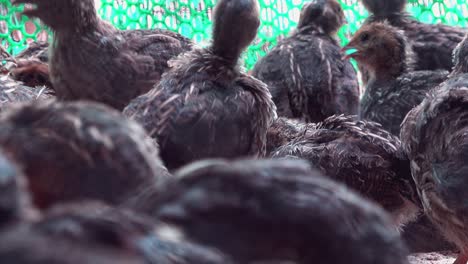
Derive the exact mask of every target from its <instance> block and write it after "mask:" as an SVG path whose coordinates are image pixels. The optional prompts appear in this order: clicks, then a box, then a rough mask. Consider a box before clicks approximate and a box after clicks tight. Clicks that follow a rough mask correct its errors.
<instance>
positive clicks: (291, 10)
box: [0, 0, 468, 68]
mask: <svg viewBox="0 0 468 264" xmlns="http://www.w3.org/2000/svg"><path fill="white" fill-rule="evenodd" d="M44 1H45V0H44ZM215 2H216V0H96V3H97V7H98V10H99V14H100V15H101V16H102V17H103V18H104V19H106V20H109V21H111V22H112V23H113V24H114V25H115V26H116V27H118V28H120V29H135V28H165V29H170V30H173V31H177V32H179V33H181V34H183V35H185V36H187V37H189V38H191V39H193V40H195V41H196V42H198V43H201V44H202V45H203V44H206V43H207V42H208V41H209V40H210V37H211V36H210V35H211V21H210V20H211V13H212V9H213V6H214V4H215ZM304 2H307V0H259V4H260V7H261V20H262V25H261V28H260V30H259V33H258V39H257V40H256V41H255V42H254V43H253V44H252V45H251V47H250V48H249V50H248V51H247V53H246V55H245V66H246V67H247V68H251V67H252V66H253V65H254V64H255V62H256V61H257V59H258V58H259V57H260V56H263V55H264V54H265V52H266V51H267V50H268V49H269V48H271V47H272V46H274V45H275V44H276V42H277V40H278V39H279V38H281V37H282V36H285V35H287V34H288V32H290V30H291V29H292V28H294V27H295V26H296V24H297V21H298V18H299V12H300V9H301V7H302V5H303V3H304ZM341 3H342V5H343V8H344V10H345V13H346V17H347V20H348V24H347V25H346V26H345V27H343V28H342V29H341V31H340V32H339V36H340V39H341V40H342V41H343V42H346V40H347V39H348V37H349V36H350V34H352V33H353V32H355V31H356V30H357V28H359V25H360V24H361V23H362V21H363V20H364V19H365V17H366V16H367V13H366V11H365V9H364V8H363V7H362V5H361V4H359V3H358V1H357V0H341ZM22 9H23V7H17V6H12V5H11V3H10V0H0V40H1V44H2V45H3V46H4V47H7V50H8V51H9V52H11V53H13V54H16V53H18V52H19V51H21V50H22V49H23V48H24V47H25V45H26V43H27V41H31V40H37V39H42V40H45V39H47V31H46V30H45V29H44V27H43V26H41V25H40V22H39V21H37V20H28V18H27V17H24V16H20V15H19V14H18V12H20V11H22ZM408 9H409V10H408V11H410V12H411V13H412V14H413V15H414V16H415V17H417V18H418V19H419V20H421V21H423V22H427V23H439V22H442V23H446V24H450V25H459V26H466V23H467V19H465V18H466V17H468V4H467V3H466V0H449V1H447V0H410V5H409V7H408Z"/></svg>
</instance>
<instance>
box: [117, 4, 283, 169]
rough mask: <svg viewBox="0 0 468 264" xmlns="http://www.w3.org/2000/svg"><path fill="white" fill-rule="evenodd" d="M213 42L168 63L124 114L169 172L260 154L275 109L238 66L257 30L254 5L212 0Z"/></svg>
mask: <svg viewBox="0 0 468 264" xmlns="http://www.w3.org/2000/svg"><path fill="white" fill-rule="evenodd" d="M213 21H214V28H213V43H212V45H211V46H209V47H207V48H204V49H195V50H192V51H190V52H188V53H185V54H184V55H182V56H180V57H178V58H177V59H174V60H172V61H171V69H170V70H169V71H168V72H166V73H165V74H164V76H163V78H162V80H161V82H160V84H159V85H158V86H156V87H155V88H154V89H153V90H151V91H150V92H148V93H147V94H145V95H142V96H141V97H138V98H137V99H135V100H134V101H133V102H132V103H131V104H130V105H129V106H128V107H127V108H126V109H125V110H124V114H125V115H126V116H128V117H131V118H133V119H134V120H136V121H138V122H139V123H140V124H142V125H143V126H144V127H145V128H146V130H147V131H148V132H149V133H150V135H151V136H152V137H155V138H157V139H158V142H159V143H160V145H161V157H162V159H163V160H164V162H165V164H166V165H167V166H168V168H169V169H170V170H172V169H175V168H178V167H180V166H182V165H185V164H187V163H190V162H192V161H194V160H200V159H203V158H216V157H222V158H236V157H242V156H262V155H263V154H264V153H265V137H266V131H267V128H268V126H269V125H270V123H271V122H272V120H273V118H274V117H275V116H276V109H275V105H274V103H273V101H272V100H271V95H270V93H269V91H268V88H267V86H266V85H265V84H264V83H262V82H260V81H258V80H257V79H255V78H253V77H251V76H249V75H246V74H244V73H242V72H240V70H239V68H238V60H239V56H240V55H241V53H242V51H243V50H245V48H246V47H247V46H248V45H249V44H250V43H251V41H252V40H253V39H254V38H255V35H256V33H257V29H258V27H259V25H260V20H259V14H258V3H257V1H256V0H220V1H219V2H218V3H217V5H216V7H215V10H214V16H213Z"/></svg>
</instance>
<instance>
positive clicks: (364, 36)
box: [361, 33, 369, 42]
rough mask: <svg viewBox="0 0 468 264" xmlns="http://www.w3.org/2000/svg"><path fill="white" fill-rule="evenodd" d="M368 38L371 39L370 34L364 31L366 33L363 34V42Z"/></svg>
mask: <svg viewBox="0 0 468 264" xmlns="http://www.w3.org/2000/svg"><path fill="white" fill-rule="evenodd" d="M368 40H369V34H367V33H364V34H362V35H361V41H362V42H366V41H368Z"/></svg>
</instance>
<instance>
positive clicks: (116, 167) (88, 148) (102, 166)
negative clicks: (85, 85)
mask: <svg viewBox="0 0 468 264" xmlns="http://www.w3.org/2000/svg"><path fill="white" fill-rule="evenodd" d="M0 146H2V147H3V148H4V150H5V153H6V154H7V155H9V156H10V157H11V158H12V159H13V160H14V161H15V162H17V163H18V164H19V165H20V166H21V167H22V168H23V170H24V173H25V176H26V177H27V179H28V181H29V188H30V190H31V192H32V196H33V201H34V204H36V205H37V206H38V207H40V208H46V207H49V206H50V205H52V204H55V203H57V202H61V201H69V200H76V199H83V198H89V199H91V198H94V199H101V200H104V201H106V202H108V203H111V204H118V203H120V202H123V201H125V200H126V199H128V198H129V197H131V196H132V195H135V194H137V193H138V192H139V191H141V190H142V189H143V188H150V187H151V186H152V185H154V184H156V183H157V182H158V181H159V180H161V178H162V177H164V176H165V175H167V170H166V169H165V168H164V166H163V165H162V163H161V162H160V160H159V157H158V148H157V146H156V143H155V142H154V141H153V140H152V139H151V138H149V137H148V136H147V135H146V134H145V131H144V130H143V129H142V128H141V127H140V126H138V125H137V124H136V123H134V122H131V121H128V120H126V119H124V118H123V117H121V116H120V114H119V113H118V112H116V111H114V110H112V109H110V108H108V107H105V106H102V105H99V104H94V103H86V102H79V103H55V102H51V101H43V102H36V103H33V104H30V105H20V106H15V107H12V108H10V109H9V110H8V111H6V112H4V113H3V114H2V116H1V117H0Z"/></svg>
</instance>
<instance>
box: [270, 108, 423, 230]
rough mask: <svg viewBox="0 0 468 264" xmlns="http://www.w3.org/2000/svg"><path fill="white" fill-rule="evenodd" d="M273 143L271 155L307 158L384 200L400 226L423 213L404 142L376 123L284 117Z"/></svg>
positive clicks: (276, 125)
mask: <svg viewBox="0 0 468 264" xmlns="http://www.w3.org/2000/svg"><path fill="white" fill-rule="evenodd" d="M279 138H283V139H284V140H283V141H281V140H278V139H279ZM267 142H268V144H267V145H268V146H269V148H270V149H273V151H272V152H271V153H269V155H270V157H272V158H300V159H305V160H307V161H308V162H309V163H310V164H311V165H312V166H314V167H316V168H318V169H319V170H320V171H321V172H322V173H323V174H324V175H325V176H328V177H329V178H332V179H334V180H336V181H339V182H342V183H344V184H346V185H347V186H348V187H350V188H351V189H353V190H355V191H357V192H359V193H360V194H361V195H363V196H364V197H367V198H369V199H371V200H373V201H375V202H376V203H378V204H380V205H381V206H382V207H383V208H384V209H386V210H387V211H388V212H389V213H390V214H391V216H392V218H393V224H394V226H395V227H398V228H400V227H402V226H404V225H405V224H407V223H408V222H410V221H412V220H414V219H415V218H416V216H417V215H418V213H419V211H420V209H419V208H420V201H419V198H418V197H417V194H416V187H415V186H414V182H413V179H412V178H411V172H410V167H409V161H408V160H407V159H406V157H405V156H404V153H403V151H402V148H401V143H400V141H399V140H398V138H397V137H395V136H392V135H391V134H390V133H388V132H387V131H385V130H383V129H382V128H381V126H380V125H378V124H376V123H372V122H366V121H356V120H355V119H354V117H350V116H348V117H345V116H332V117H329V118H327V119H325V120H324V121H323V122H321V123H318V124H305V123H302V124H301V123H297V122H295V121H291V120H288V119H286V118H279V119H278V120H276V121H275V123H274V125H273V126H272V127H271V128H270V129H269V131H268V134H267Z"/></svg>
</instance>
